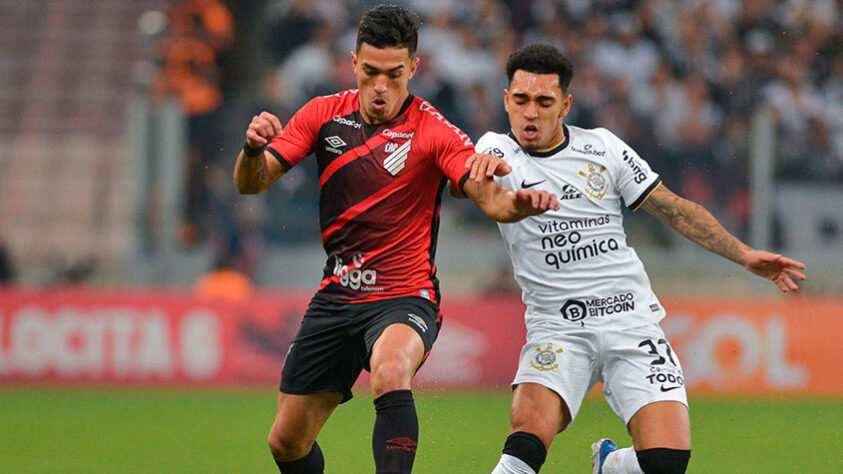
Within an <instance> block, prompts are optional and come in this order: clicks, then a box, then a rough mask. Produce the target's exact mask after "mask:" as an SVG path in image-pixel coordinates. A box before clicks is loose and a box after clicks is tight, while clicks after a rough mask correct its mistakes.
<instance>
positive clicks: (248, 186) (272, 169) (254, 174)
mask: <svg viewBox="0 0 843 474" xmlns="http://www.w3.org/2000/svg"><path fill="white" fill-rule="evenodd" d="M279 133H281V121H280V120H278V117H276V116H274V115H272V114H270V113H269V112H261V114H260V115H257V116H255V117H253V118H252V122H251V123H250V124H249V128H248V130H246V146H245V147H243V150H241V151H240V154H239V155H237V163H236V164H235V165H234V185H235V186H236V187H237V191H239V192H240V194H259V193H262V192H263V191H264V190H266V188H268V187H269V185H270V184H272V183H274V182H275V181H276V180H277V179H278V178H280V177H281V175H282V174H284V168H283V167H282V166H281V163H279V162H278V160H276V159H275V157H273V156H271V155H270V154H269V153H267V152H266V146H267V145H269V142H271V141H272V139H273V138H275V136H276V135H278V134H279Z"/></svg>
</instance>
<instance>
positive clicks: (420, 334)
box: [364, 298, 441, 395]
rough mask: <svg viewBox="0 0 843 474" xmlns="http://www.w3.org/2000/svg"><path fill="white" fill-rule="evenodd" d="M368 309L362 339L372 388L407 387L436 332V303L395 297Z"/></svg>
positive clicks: (430, 345) (438, 321)
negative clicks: (367, 353) (367, 355)
mask: <svg viewBox="0 0 843 474" xmlns="http://www.w3.org/2000/svg"><path fill="white" fill-rule="evenodd" d="M369 312H370V313H371V315H364V316H366V317H365V319H366V320H367V321H368V322H367V326H366V328H365V333H364V339H365V343H366V347H367V350H368V352H369V358H368V363H367V368H369V369H370V370H371V372H372V388H373V390H375V391H376V392H377V391H378V390H387V391H388V390H396V389H406V388H409V383H410V380H411V379H412V376H413V375H414V374H415V372H416V370H418V368H419V367H420V366H421V364H422V362H423V361H424V359H425V357H426V356H427V354H429V353H430V350H431V349H432V347H433V343H434V341H435V340H436V337H437V336H438V333H439V324H440V321H441V320H440V319H439V317H438V312H439V309H438V307H437V306H436V305H434V304H432V303H430V302H428V301H426V300H423V299H421V298H396V299H394V300H390V301H387V302H384V303H382V304H379V305H377V306H373V307H372V308H371V311H369ZM396 384H397V385H399V386H396ZM376 395H377V393H376Z"/></svg>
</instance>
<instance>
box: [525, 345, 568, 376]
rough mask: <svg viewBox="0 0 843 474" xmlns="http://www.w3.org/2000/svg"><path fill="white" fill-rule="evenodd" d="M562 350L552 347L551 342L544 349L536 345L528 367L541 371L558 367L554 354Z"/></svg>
mask: <svg viewBox="0 0 843 474" xmlns="http://www.w3.org/2000/svg"><path fill="white" fill-rule="evenodd" d="M562 352H563V351H562V349H553V343H549V344H548V345H547V346H545V347H544V349H542V348H541V347H536V355H535V356H533V359H532V360H531V361H530V367H532V368H534V369H536V370H539V371H541V372H546V371H548V370H555V369H556V368H557V367H559V363H558V362H556V354H561V353H562Z"/></svg>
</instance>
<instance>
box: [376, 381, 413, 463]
mask: <svg viewBox="0 0 843 474" xmlns="http://www.w3.org/2000/svg"><path fill="white" fill-rule="evenodd" d="M375 413H376V414H377V415H376V417H375V429H374V432H373V433H372V453H373V454H374V456H375V472H376V473H377V474H405V473H409V472H410V471H411V470H412V469H413V461H414V460H415V458H416V446H417V445H418V441H419V420H418V418H416V405H415V403H413V392H411V391H410V390H395V391H392V392H387V393H384V394H383V395H381V396H380V397H378V398H376V399H375Z"/></svg>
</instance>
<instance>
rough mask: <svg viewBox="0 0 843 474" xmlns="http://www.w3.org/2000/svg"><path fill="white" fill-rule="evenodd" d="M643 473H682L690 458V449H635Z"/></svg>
mask: <svg viewBox="0 0 843 474" xmlns="http://www.w3.org/2000/svg"><path fill="white" fill-rule="evenodd" d="M636 455H637V456H638V465H639V466H640V467H641V470H642V471H644V474H683V473H684V472H685V469H687V468H688V461H689V460H690V459H691V450H690V449H668V448H652V449H643V450H641V451H637V452H636Z"/></svg>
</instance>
